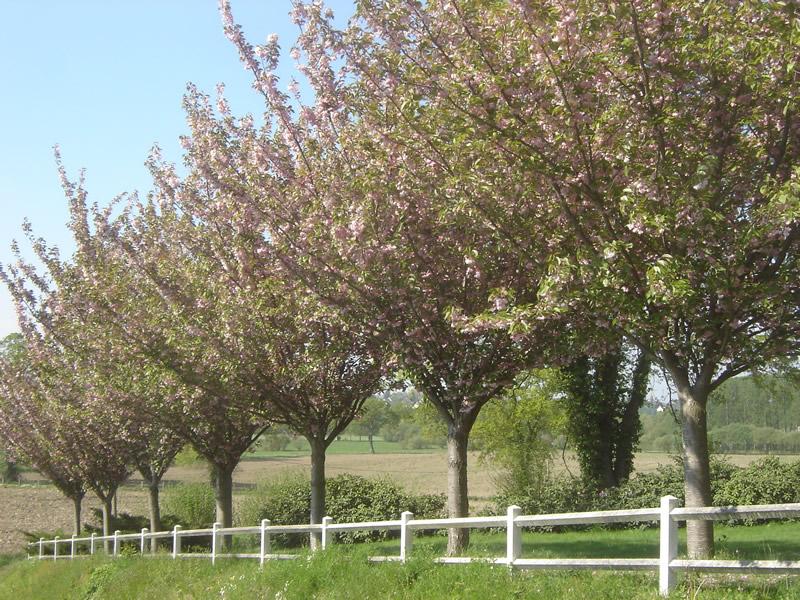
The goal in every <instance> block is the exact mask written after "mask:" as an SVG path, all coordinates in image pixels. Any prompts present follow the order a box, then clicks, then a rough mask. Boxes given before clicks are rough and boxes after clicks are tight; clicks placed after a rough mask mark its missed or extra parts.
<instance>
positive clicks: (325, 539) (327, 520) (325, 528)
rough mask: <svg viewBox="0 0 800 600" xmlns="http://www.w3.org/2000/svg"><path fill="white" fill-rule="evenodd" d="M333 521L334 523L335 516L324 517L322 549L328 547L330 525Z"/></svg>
mask: <svg viewBox="0 0 800 600" xmlns="http://www.w3.org/2000/svg"><path fill="white" fill-rule="evenodd" d="M331 523H333V517H322V549H323V550H325V548H327V547H328V542H329V541H330V540H329V539H328V536H329V534H328V525H330V524H331Z"/></svg>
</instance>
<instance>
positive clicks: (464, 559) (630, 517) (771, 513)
mask: <svg viewBox="0 0 800 600" xmlns="http://www.w3.org/2000/svg"><path fill="white" fill-rule="evenodd" d="M520 511H521V509H520V508H519V507H518V506H509V507H508V511H507V513H506V515H505V516H497V517H463V518H455V519H414V515H413V514H412V513H410V512H404V513H402V514H401V515H400V519H398V520H396V521H370V522H363V523H334V522H333V520H332V519H331V518H330V517H325V518H324V519H322V523H318V524H303V525H272V524H271V523H270V521H269V520H268V519H264V520H263V521H262V522H261V524H260V525H256V526H251V527H221V526H220V524H219V523H214V526H213V527H212V528H211V529H186V530H184V529H182V528H181V526H180V525H176V526H175V528H174V529H173V530H172V531H162V532H157V533H151V532H149V531H148V530H147V529H146V528H145V529H142V530H141V532H140V533H131V534H124V535H123V534H120V532H119V531H115V532H114V534H113V535H109V536H98V535H96V534H92V535H91V536H89V537H77V536H74V535H73V536H72V537H70V538H59V537H56V538H55V539H52V540H45V539H40V540H39V541H38V542H33V543H31V544H29V546H31V547H32V548H33V549H34V550H36V549H37V547H38V555H29V558H39V559H53V560H58V559H65V558H69V559H73V558H77V557H80V556H86V555H87V554H88V555H92V554H95V553H96V552H97V551H99V550H100V548H101V545H100V543H101V542H102V545H105V544H108V545H109V546H110V548H111V549H110V553H111V555H112V556H118V555H119V554H120V548H121V545H122V543H123V542H129V543H130V542H134V543H135V544H136V545H137V546H138V550H139V552H140V553H141V555H142V556H153V555H154V552H155V550H156V543H154V542H152V541H151V543H150V554H148V552H147V550H148V544H147V542H148V541H150V540H158V539H171V541H172V544H171V546H172V548H171V550H172V558H173V559H178V558H204V559H210V560H211V562H212V563H215V562H216V560H217V559H220V558H240V559H257V560H258V561H259V563H260V564H261V565H263V564H264V563H265V562H266V561H268V560H290V559H294V558H297V556H298V555H296V554H285V553H273V552H272V543H271V542H272V536H273V535H274V534H281V533H307V534H309V535H310V536H311V544H312V548H315V549H317V548H321V549H325V548H326V547H328V546H329V545H330V543H331V541H332V540H331V534H334V533H341V532H347V531H354V530H359V531H399V532H400V555H399V556H373V557H370V559H369V560H370V561H372V562H391V561H400V562H405V561H406V560H408V558H409V556H410V555H411V551H412V547H413V539H414V536H413V532H414V531H418V530H421V529H450V528H470V529H478V528H505V530H506V555H505V556H504V557H496V558H488V559H487V558H485V557H469V556H459V557H450V556H448V557H441V558H437V559H435V560H436V562H437V563H441V564H448V565H457V564H465V563H470V562H473V561H479V562H492V563H494V564H498V565H507V566H508V567H509V568H514V569H592V570H600V569H612V570H650V571H658V573H659V592H660V593H661V594H662V595H668V594H669V593H670V591H672V589H674V587H675V585H676V583H677V575H678V573H679V572H685V571H710V572H726V573H731V572H732V573H795V574H800V561H791V560H693V559H679V558H678V523H679V522H682V521H687V520H701V521H717V520H722V519H741V518H748V519H753V518H758V519H781V518H789V517H800V504H767V505H755V506H719V507H689V508H681V507H679V506H678V500H677V499H676V498H674V497H673V496H664V497H663V498H662V499H661V506H660V507H656V508H640V509H633V510H608V511H598V512H583V513H565V514H551V515H522V514H520ZM632 521H638V522H648V521H649V522H658V523H659V527H660V534H659V540H660V541H659V556H658V558H524V557H523V556H522V528H523V527H535V526H539V527H541V526H553V525H589V524H598V523H622V522H632ZM233 535H255V536H258V538H259V551H258V553H229V552H224V551H223V552H220V549H221V547H222V539H223V538H225V537H228V536H233ZM317 535H318V536H319V537H320V540H321V541H320V543H319V545H318V546H317V545H316V542H315V536H317ZM198 536H205V537H209V536H210V537H211V551H210V553H209V552H183V551H182V542H183V540H186V539H188V538H192V537H198ZM81 545H83V546H84V547H85V549H86V552H85V553H83V554H82V553H81V552H80V546H81ZM46 547H47V548H50V547H52V550H53V552H52V555H50V554H47V555H46V554H45V548H46Z"/></svg>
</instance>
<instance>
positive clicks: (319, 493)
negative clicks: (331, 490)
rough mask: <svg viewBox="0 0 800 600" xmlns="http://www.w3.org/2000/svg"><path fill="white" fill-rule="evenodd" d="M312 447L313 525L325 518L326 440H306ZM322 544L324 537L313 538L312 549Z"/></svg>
mask: <svg viewBox="0 0 800 600" xmlns="http://www.w3.org/2000/svg"><path fill="white" fill-rule="evenodd" d="M306 439H307V440H308V443H309V444H310V445H311V523H312V524H313V523H322V517H324V516H325V450H326V449H327V446H326V444H325V440H320V439H316V438H313V437H308V438H306ZM321 543H322V536H321V535H320V534H318V533H314V534H313V535H312V536H311V547H312V548H316V547H317V546H318V545H319V544H321Z"/></svg>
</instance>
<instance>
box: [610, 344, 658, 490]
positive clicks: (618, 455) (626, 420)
mask: <svg viewBox="0 0 800 600" xmlns="http://www.w3.org/2000/svg"><path fill="white" fill-rule="evenodd" d="M651 364H652V361H651V360H650V358H649V357H648V356H647V354H645V353H644V352H639V355H638V356H637V357H636V363H635V366H634V368H633V373H632V375H631V384H630V391H629V393H628V403H627V405H626V406H625V410H624V412H623V414H622V422H621V423H620V426H619V435H618V436H617V447H616V449H615V459H614V479H615V481H616V485H621V484H623V483H625V482H626V481H628V479H629V478H630V476H631V472H632V471H633V457H634V454H635V452H636V449H637V448H638V446H639V438H640V437H641V433H642V420H641V419H640V418H639V409H640V408H642V406H643V405H644V401H645V399H646V398H647V383H648V381H649V379H650V366H651Z"/></svg>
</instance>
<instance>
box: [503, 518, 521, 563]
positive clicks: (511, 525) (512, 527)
mask: <svg viewBox="0 0 800 600" xmlns="http://www.w3.org/2000/svg"><path fill="white" fill-rule="evenodd" d="M521 510H522V509H521V508H520V507H519V506H516V505H511V506H509V507H508V510H507V511H506V564H507V565H508V566H509V567H512V566H513V565H514V561H515V560H517V559H518V558H519V557H520V555H522V530H521V529H520V528H519V525H517V524H516V523H515V522H514V519H516V518H517V517H518V516H519V514H520V511H521Z"/></svg>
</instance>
